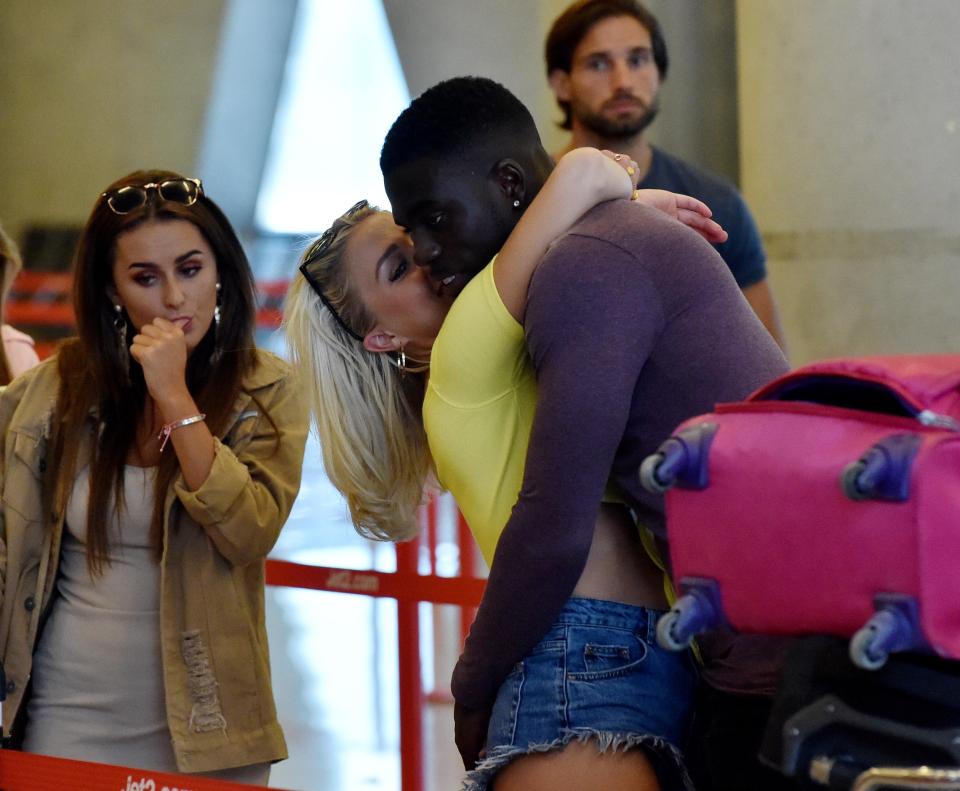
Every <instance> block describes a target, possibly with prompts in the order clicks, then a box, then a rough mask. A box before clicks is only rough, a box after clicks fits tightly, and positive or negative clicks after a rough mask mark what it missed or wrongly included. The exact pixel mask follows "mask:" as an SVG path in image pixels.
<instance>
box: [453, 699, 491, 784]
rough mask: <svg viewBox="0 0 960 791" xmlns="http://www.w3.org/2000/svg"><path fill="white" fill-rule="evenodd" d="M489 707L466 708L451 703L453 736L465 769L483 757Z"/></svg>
mask: <svg viewBox="0 0 960 791" xmlns="http://www.w3.org/2000/svg"><path fill="white" fill-rule="evenodd" d="M490 712H491V710H490V709H487V708H484V709H468V708H467V707H466V706H462V705H461V704H459V703H454V705H453V738H454V741H456V743H457V749H458V750H459V751H460V758H462V759H463V766H464V768H465V769H466V770H467V771H470V770H471V769H473V767H474V766H476V764H477V761H479V760H480V759H481V758H483V757H484V753H485V751H484V749H483V747H484V745H485V744H486V741H487V726H488V725H489V724H490Z"/></svg>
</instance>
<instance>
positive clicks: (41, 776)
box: [0, 750, 276, 791]
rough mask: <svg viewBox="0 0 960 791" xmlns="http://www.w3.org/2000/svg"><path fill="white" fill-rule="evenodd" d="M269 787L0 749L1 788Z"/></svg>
mask: <svg viewBox="0 0 960 791" xmlns="http://www.w3.org/2000/svg"><path fill="white" fill-rule="evenodd" d="M266 788H267V787H266V786H251V785H242V784H240V783H228V782H226V781H224V780H208V779H204V778H200V777H197V776H195V775H178V774H168V773H166V772H148V771H145V770H143V769H133V768H131V767H127V766H110V765H108V764H95V763H90V762H89V761H69V760H67V759H66V758H50V757H48V756H45V755H31V754H29V753H21V752H16V751H14V750H6V751H3V752H0V789H2V791H67V790H68V789H69V791H256V789H263V790H264V791H266ZM274 791H276V789H274Z"/></svg>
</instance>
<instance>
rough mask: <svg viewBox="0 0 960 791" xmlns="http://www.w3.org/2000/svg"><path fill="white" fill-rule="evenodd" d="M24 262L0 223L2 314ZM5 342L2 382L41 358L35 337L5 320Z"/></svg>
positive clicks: (1, 353)
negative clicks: (38, 354) (35, 344)
mask: <svg viewBox="0 0 960 791" xmlns="http://www.w3.org/2000/svg"><path fill="white" fill-rule="evenodd" d="M21 268H22V264H21V262H20V253H19V252H18V250H17V246H16V244H15V243H14V241H13V239H11V238H10V237H9V236H8V235H7V232H6V231H4V230H3V227H2V226H0V318H5V317H6V315H7V310H6V308H7V295H8V294H9V293H10V288H11V287H12V286H13V281H14V280H15V279H16V277H17V275H18V274H19V273H20V270H21ZM0 333H2V338H3V346H2V347H0V385H7V384H10V381H11V380H12V379H14V378H15V377H17V376H19V375H20V374H22V373H23V372H24V371H27V370H29V369H30V368H33V366H35V365H36V364H37V363H38V362H40V358H39V357H37V352H36V350H35V349H34V346H33V338H31V337H30V336H29V335H27V334H26V333H24V332H20V330H17V329H14V328H13V327H11V326H10V325H9V324H7V323H6V321H4V322H3V324H2V325H0Z"/></svg>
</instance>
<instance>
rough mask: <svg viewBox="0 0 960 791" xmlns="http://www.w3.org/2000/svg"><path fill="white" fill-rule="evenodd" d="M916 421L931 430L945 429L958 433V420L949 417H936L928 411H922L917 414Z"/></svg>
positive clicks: (959, 424)
mask: <svg viewBox="0 0 960 791" xmlns="http://www.w3.org/2000/svg"><path fill="white" fill-rule="evenodd" d="M917 420H919V421H920V422H921V423H923V425H925V426H931V427H933V428H945V429H947V430H949V431H960V420H957V419H956V418H952V417H950V416H949V415H938V414H937V413H936V412H933V411H931V410H929V409H924V410H923V411H922V412H919V413H917Z"/></svg>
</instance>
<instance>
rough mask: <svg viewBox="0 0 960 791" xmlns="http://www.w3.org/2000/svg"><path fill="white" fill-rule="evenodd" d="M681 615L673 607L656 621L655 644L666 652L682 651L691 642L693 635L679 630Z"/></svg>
mask: <svg viewBox="0 0 960 791" xmlns="http://www.w3.org/2000/svg"><path fill="white" fill-rule="evenodd" d="M680 621H681V613H679V612H677V609H676V607H674V608H673V609H672V610H670V612H665V613H664V614H663V615H661V616H660V620H659V621H657V643H659V645H660V647H661V648H665V649H666V650H667V651H683V650H684V649H685V648H689V646H690V644H691V643H692V642H693V634H692V633H688V634H684V632H683V630H682V629H680Z"/></svg>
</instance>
